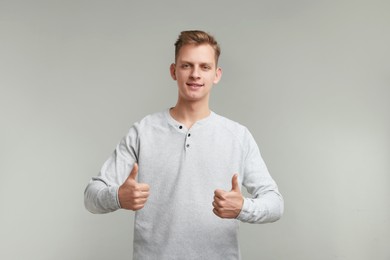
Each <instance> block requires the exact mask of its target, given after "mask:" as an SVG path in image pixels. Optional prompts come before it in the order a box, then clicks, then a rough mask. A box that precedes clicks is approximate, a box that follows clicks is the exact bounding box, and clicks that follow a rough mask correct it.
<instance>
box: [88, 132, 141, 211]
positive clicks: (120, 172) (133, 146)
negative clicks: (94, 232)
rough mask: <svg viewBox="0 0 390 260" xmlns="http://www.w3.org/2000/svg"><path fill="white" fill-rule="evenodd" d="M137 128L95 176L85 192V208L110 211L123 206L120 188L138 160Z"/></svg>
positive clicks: (127, 136)
mask: <svg viewBox="0 0 390 260" xmlns="http://www.w3.org/2000/svg"><path fill="white" fill-rule="evenodd" d="M137 140H138V134H137V128H136V127H132V128H131V129H130V131H129V133H128V134H127V135H126V136H125V137H124V138H123V139H122V140H121V141H120V143H119V144H118V145H117V147H116V149H115V151H114V152H113V153H112V155H111V156H110V157H109V158H108V159H107V161H106V162H105V163H104V164H103V167H102V169H101V170H100V173H99V174H98V176H96V177H93V178H92V179H91V180H90V181H89V183H88V185H87V187H86V189H85V192H84V205H85V208H86V209H87V210H88V211H90V212H92V213H108V212H112V211H115V210H117V209H119V208H121V205H120V198H119V196H118V194H119V192H118V190H119V188H120V186H121V185H123V184H124V183H125V182H127V180H128V177H129V173H130V171H131V170H132V168H133V165H134V164H135V162H136V161H137V145H138V141H137Z"/></svg>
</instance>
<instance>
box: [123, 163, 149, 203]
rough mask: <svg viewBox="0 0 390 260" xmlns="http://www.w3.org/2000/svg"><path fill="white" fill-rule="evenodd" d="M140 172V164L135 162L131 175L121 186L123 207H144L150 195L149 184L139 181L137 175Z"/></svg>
mask: <svg viewBox="0 0 390 260" xmlns="http://www.w3.org/2000/svg"><path fill="white" fill-rule="evenodd" d="M137 174H138V164H137V163H135V164H134V166H133V169H132V170H131V172H130V175H129V177H127V179H126V180H125V182H124V183H123V184H122V185H121V186H120V187H119V190H118V198H119V204H120V205H121V208H123V209H130V210H139V209H142V208H143V207H144V205H145V203H146V201H147V199H148V197H149V185H148V184H145V183H138V182H137V181H136V177H137Z"/></svg>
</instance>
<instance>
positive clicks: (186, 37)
mask: <svg viewBox="0 0 390 260" xmlns="http://www.w3.org/2000/svg"><path fill="white" fill-rule="evenodd" d="M187 44H194V45H196V46H198V45H202V44H209V45H210V46H211V47H212V48H213V49H214V54H215V63H216V64H218V58H219V55H220V54H221V48H220V47H219V44H218V42H217V41H216V40H215V38H214V37H213V36H212V35H210V34H208V33H206V32H204V31H199V30H192V31H182V32H181V33H180V35H179V38H178V39H177V41H176V42H175V62H176V61H177V57H178V56H179V51H180V49H181V47H183V46H184V45H187Z"/></svg>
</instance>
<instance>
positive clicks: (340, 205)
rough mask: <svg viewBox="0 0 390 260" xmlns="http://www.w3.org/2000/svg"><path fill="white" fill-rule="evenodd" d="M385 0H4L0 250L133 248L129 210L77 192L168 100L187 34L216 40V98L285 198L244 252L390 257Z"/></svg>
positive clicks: (284, 258)
mask: <svg viewBox="0 0 390 260" xmlns="http://www.w3.org/2000/svg"><path fill="white" fill-rule="evenodd" d="M389 14H390V2H389V1H386V0H384V1H377V0H370V1H368V0H367V1H359V0H357V1H352V0H351V1H346V0H339V1H332V0H331V1H312V0H310V1H309V0H298V1H290V0H269V1H267V0H258V1H212V0H209V1H203V0H198V1H134V0H133V1H130V0H127V1H125V0H123V1H119V0H110V1H108V0H107V1H102V0H96V1H92V0H91V1H87V0H79V1H76V0H52V1H49V0H46V1H45V0H35V1H28V0H0V88H1V89H0V91H1V92H0V120H1V127H0V210H1V214H0V259H7V260H9V259H34V260H35V259H37V260H46V259H47V260H49V259H50V260H52V259H57V260H62V259H64V260H65V259H66V260H69V259H94V260H95V259H131V254H132V239H133V237H132V229H133V227H132V225H133V217H134V214H133V213H132V212H130V211H124V210H122V211H117V212H114V213H111V214H105V215H93V214H91V213H89V212H87V211H86V210H85V209H84V204H83V192H84V188H85V186H86V185H87V183H88V181H89V179H90V178H91V177H92V176H94V175H96V174H97V173H98V172H99V170H100V167H101V166H102V164H103V162H104V161H105V160H106V159H107V158H108V156H109V155H110V154H111V152H112V151H113V149H114V148H115V146H116V144H117V143H118V142H119V140H120V139H121V138H122V136H123V135H125V134H126V133H127V131H128V129H129V128H130V127H131V125H132V124H133V123H134V122H136V121H138V120H140V119H141V118H142V117H144V116H145V115H147V114H150V113H153V112H157V111H161V110H163V109H166V108H168V107H170V106H173V105H174V104H175V101H176V97H177V89H176V82H174V81H173V80H172V79H171V78H170V76H169V65H170V64H171V62H172V61H173V58H174V49H173V44H174V41H175V40H176V38H177V36H178V34H179V33H180V31H182V30H188V29H201V30H205V31H207V32H210V33H212V34H213V35H215V36H216V38H217V39H218V41H219V42H220V44H221V47H222V56H221V59H220V65H221V66H222V68H223V72H224V74H223V77H222V80H221V82H220V83H219V84H218V85H217V86H215V88H214V90H213V93H212V100H211V107H212V109H213V110H214V111H215V112H216V113H218V114H221V115H224V116H226V117H229V118H231V119H233V120H235V121H238V122H240V123H242V124H244V125H246V126H247V127H248V128H249V129H250V131H251V132H252V134H253V135H254V137H255V138H256V140H257V142H258V144H259V147H260V150H261V152H262V155H263V157H264V160H265V161H266V163H267V166H268V168H269V170H270V172H271V174H272V176H273V177H274V179H275V180H276V182H277V183H278V185H279V189H280V191H281V193H282V194H283V196H284V198H285V214H284V216H283V218H282V219H281V220H280V221H278V222H276V223H274V224H265V225H251V224H244V223H243V224H241V227H240V244H241V250H242V256H243V259H249V260H250V259H254V260H257V259H264V260H313V259H315V260H366V259H376V260H389V259H390V247H389V244H390V202H389V198H390V190H389V184H390V135H389V133H390V73H389V72H390V62H389V61H390V48H389V46H390V15H389Z"/></svg>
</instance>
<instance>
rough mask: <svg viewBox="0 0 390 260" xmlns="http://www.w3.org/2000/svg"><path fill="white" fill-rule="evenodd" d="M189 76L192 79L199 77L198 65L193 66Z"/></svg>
mask: <svg viewBox="0 0 390 260" xmlns="http://www.w3.org/2000/svg"><path fill="white" fill-rule="evenodd" d="M191 78H193V79H199V78H200V73H199V67H198V66H194V67H193V68H192V71H191Z"/></svg>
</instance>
